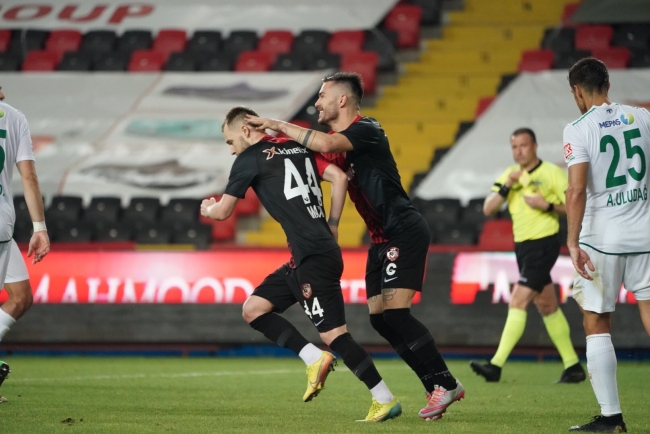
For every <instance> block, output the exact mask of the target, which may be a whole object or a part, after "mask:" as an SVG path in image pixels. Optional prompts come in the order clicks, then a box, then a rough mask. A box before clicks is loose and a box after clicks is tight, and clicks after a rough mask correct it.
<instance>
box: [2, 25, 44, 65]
mask: <svg viewBox="0 0 650 434" xmlns="http://www.w3.org/2000/svg"><path fill="white" fill-rule="evenodd" d="M11 33H12V35H11V42H10V44H9V50H8V51H9V52H10V53H11V54H14V55H16V56H18V57H19V58H20V59H21V60H22V59H24V57H25V56H26V55H27V53H29V52H30V51H32V50H42V49H43V47H45V41H46V40H47V37H48V36H49V34H50V32H48V31H47V30H34V29H26V30H25V29H23V30H14V31H12V32H11Z"/></svg>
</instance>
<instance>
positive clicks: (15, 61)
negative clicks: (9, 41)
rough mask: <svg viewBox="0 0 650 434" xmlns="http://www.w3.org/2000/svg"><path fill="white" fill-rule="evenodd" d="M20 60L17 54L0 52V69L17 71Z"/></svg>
mask: <svg viewBox="0 0 650 434" xmlns="http://www.w3.org/2000/svg"><path fill="white" fill-rule="evenodd" d="M19 69H20V60H19V58H18V57H17V56H15V55H13V54H8V53H0V71H5V72H8V71H18V70H19Z"/></svg>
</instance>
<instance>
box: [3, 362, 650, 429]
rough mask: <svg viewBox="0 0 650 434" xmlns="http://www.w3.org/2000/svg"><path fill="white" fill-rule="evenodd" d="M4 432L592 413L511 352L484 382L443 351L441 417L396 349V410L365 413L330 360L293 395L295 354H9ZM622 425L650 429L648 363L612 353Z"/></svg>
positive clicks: (573, 418) (390, 370) (510, 420)
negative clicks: (459, 390) (445, 392)
mask: <svg viewBox="0 0 650 434" xmlns="http://www.w3.org/2000/svg"><path fill="white" fill-rule="evenodd" d="M5 361H6V362H8V363H9V364H10V366H11V368H12V373H11V375H10V377H9V379H8V380H7V381H5V383H4V384H3V386H2V388H0V393H2V395H4V396H6V397H7V398H8V399H9V401H8V402H6V403H3V404H0V433H1V434H14V433H20V434H31V433H48V434H49V433H120V434H124V433H138V434H140V433H248V432H250V433H267V432H268V433H273V432H277V433H282V434H287V433H308V432H313V433H357V432H358V433H370V432H373V433H375V432H377V433H382V432H390V433H418V432H427V433H430V432H439V433H445V434H450V433H517V434H520V433H561V432H566V431H567V429H568V428H569V426H571V425H573V424H577V423H585V422H587V421H588V420H589V419H590V417H591V416H592V415H595V414H597V413H598V406H597V404H596V399H595V398H594V396H593V393H592V391H591V386H590V384H589V382H588V381H587V382H583V383H581V384H577V385H575V384H571V385H567V384H554V381H555V380H556V379H557V378H558V377H559V375H560V372H561V371H562V366H561V364H559V363H553V362H551V363H549V362H545V363H531V362H511V363H508V364H507V365H506V367H505V369H504V373H503V377H502V381H501V383H498V384H488V383H486V382H485V381H484V380H482V379H481V378H479V377H477V376H476V375H474V373H472V372H471V371H470V369H469V366H468V363H467V362H465V361H462V362H461V361H452V362H450V363H449V365H450V368H451V370H452V372H453V373H454V375H456V376H457V377H458V378H459V379H460V380H461V381H462V382H463V383H464V385H465V388H466V389H467V394H466V398H465V399H464V400H462V401H460V402H459V403H456V404H454V405H452V406H451V407H450V408H449V410H448V411H447V413H446V414H445V416H444V418H443V419H441V420H439V421H435V422H425V421H423V420H420V419H419V418H418V417H417V412H418V410H419V409H420V408H421V407H422V406H423V404H424V402H425V401H424V395H423V390H422V387H421V385H420V383H419V381H418V380H417V379H416V377H415V375H414V374H413V373H412V372H411V371H410V370H409V369H408V368H407V367H406V365H404V363H403V362H401V361H399V360H395V359H390V360H386V359H381V360H378V361H377V366H378V368H379V370H380V372H381V373H382V375H383V377H384V379H385V381H386V383H387V384H388V386H389V387H390V388H391V389H392V391H393V393H394V394H395V395H397V396H398V397H399V398H400V400H401V401H402V406H403V408H404V413H403V414H402V416H401V417H399V418H397V419H394V420H391V421H388V422H384V423H381V424H362V423H357V422H355V419H362V418H364V417H365V415H366V413H367V411H368V409H369V407H370V394H369V392H368V391H367V390H366V389H365V387H364V385H363V384H362V383H361V382H360V381H358V380H357V379H356V378H355V377H354V376H353V375H352V373H350V372H349V371H348V370H347V369H345V368H344V367H343V366H342V364H340V365H339V367H338V368H337V370H336V372H334V373H332V374H331V375H330V377H329V379H328V381H327V388H326V389H325V390H324V391H323V392H321V394H320V396H318V397H317V398H316V399H314V400H313V401H312V402H310V403H303V402H302V395H303V392H304V388H305V385H306V381H305V372H304V371H305V369H304V365H303V364H302V362H301V361H300V360H299V359H295V358H277V359H261V358H260V359H255V358H246V359H234V358H185V359H183V358H129V357H124V358H95V357H85V358H84V357H54V358H45V357H42V358H41V357H8V358H6V359H5ZM618 384H619V390H620V395H621V401H622V406H623V410H624V416H625V420H626V423H627V427H628V431H629V432H635V433H650V363H629V362H628V363H624V362H622V363H619V369H618Z"/></svg>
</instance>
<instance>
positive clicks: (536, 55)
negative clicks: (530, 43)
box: [519, 50, 555, 72]
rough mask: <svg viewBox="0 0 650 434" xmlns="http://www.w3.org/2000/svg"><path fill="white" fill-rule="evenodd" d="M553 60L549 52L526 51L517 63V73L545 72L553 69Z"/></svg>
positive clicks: (551, 52)
mask: <svg viewBox="0 0 650 434" xmlns="http://www.w3.org/2000/svg"><path fill="white" fill-rule="evenodd" d="M554 58H555V55H554V54H553V51H551V50H526V51H524V52H523V53H522V55H521V60H520V61H519V72H538V71H546V70H548V69H551V68H552V67H553V59H554Z"/></svg>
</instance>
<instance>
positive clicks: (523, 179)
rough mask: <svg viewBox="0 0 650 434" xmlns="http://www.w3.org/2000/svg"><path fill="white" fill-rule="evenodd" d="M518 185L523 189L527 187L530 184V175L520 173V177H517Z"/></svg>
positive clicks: (523, 172)
mask: <svg viewBox="0 0 650 434" xmlns="http://www.w3.org/2000/svg"><path fill="white" fill-rule="evenodd" d="M519 184H521V186H522V187H524V188H526V187H528V184H530V173H528V171H526V170H522V171H521V175H519Z"/></svg>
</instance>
